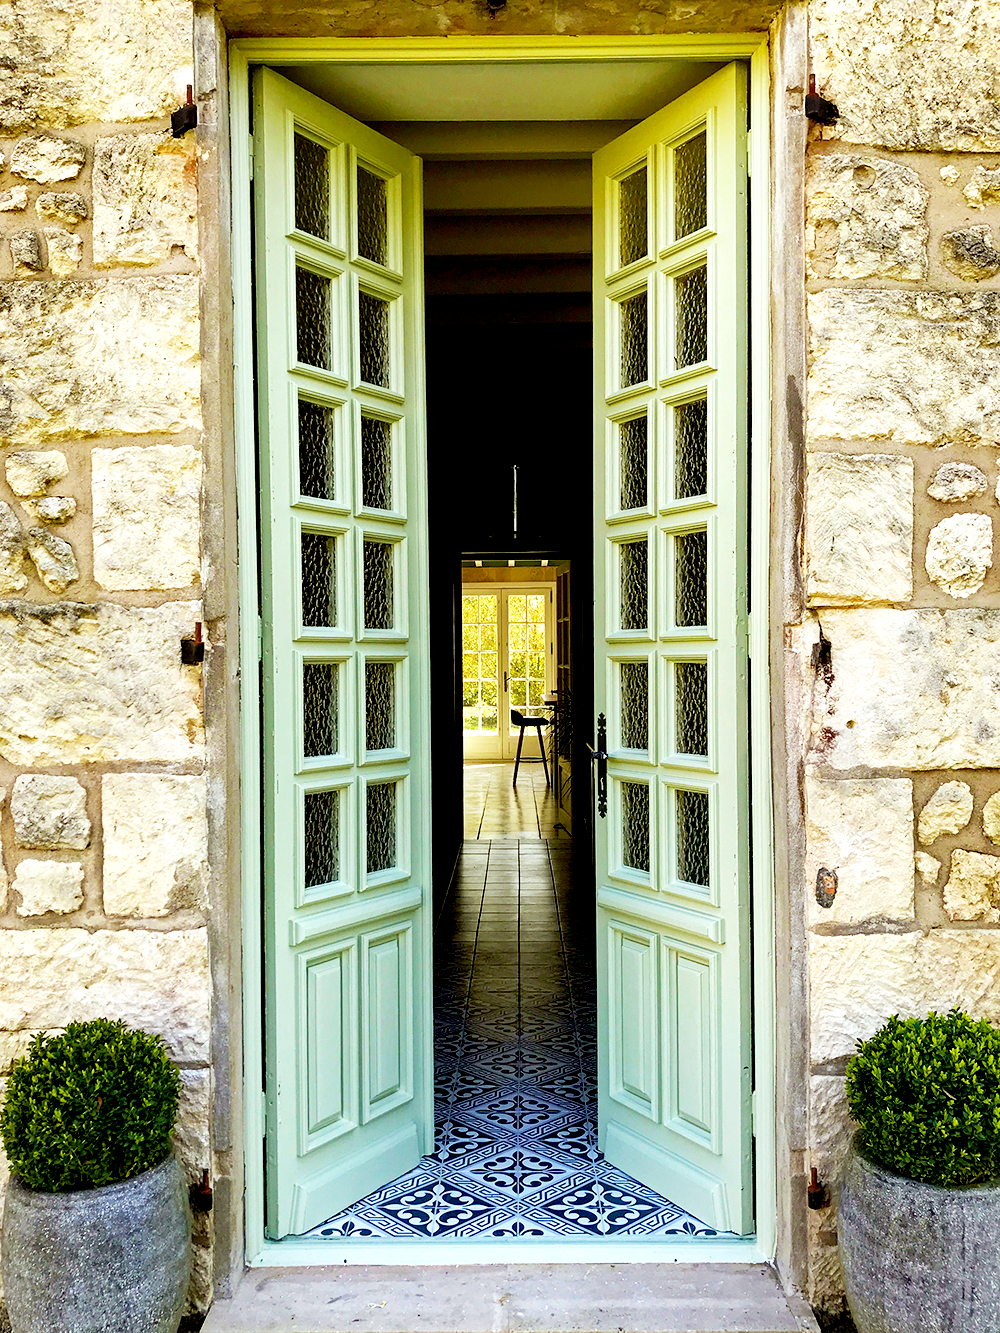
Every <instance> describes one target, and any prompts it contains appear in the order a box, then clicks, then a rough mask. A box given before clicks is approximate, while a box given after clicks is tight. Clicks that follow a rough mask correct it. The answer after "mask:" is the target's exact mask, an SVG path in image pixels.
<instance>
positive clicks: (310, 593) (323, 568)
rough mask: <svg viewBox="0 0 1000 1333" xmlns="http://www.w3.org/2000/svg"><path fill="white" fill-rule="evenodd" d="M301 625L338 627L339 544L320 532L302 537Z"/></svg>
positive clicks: (305, 534)
mask: <svg viewBox="0 0 1000 1333" xmlns="http://www.w3.org/2000/svg"><path fill="white" fill-rule="evenodd" d="M302 623H303V625H317V626H330V625H336V623H337V543H336V539H335V538H334V537H324V536H323V535H322V534H321V533H318V532H304V533H303V534H302Z"/></svg>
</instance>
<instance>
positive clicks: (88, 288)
mask: <svg viewBox="0 0 1000 1333" xmlns="http://www.w3.org/2000/svg"><path fill="white" fill-rule="evenodd" d="M200 387H201V385H200V367H199V364H198V278H197V276H196V275H193V274H168V275H164V276H161V277H129V278H103V279H101V280H100V281H97V282H45V283H35V282H24V283H19V284H16V285H13V286H12V287H11V288H9V289H8V291H7V292H6V293H5V294H4V300H3V302H2V303H0V444H35V443H44V442H47V441H55V440H57V439H59V438H67V437H69V438H72V437H78V438H79V437H85V436H93V435H139V434H144V433H147V432H150V431H155V432H158V433H162V432H170V433H175V432H177V431H182V430H188V429H191V428H197V427H199V426H200V424H201V412H200V399H199V394H200Z"/></svg>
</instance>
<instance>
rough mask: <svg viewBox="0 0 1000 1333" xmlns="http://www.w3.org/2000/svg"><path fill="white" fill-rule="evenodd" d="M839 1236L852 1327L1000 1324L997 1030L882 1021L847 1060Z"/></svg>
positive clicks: (942, 1021)
mask: <svg viewBox="0 0 1000 1333" xmlns="http://www.w3.org/2000/svg"><path fill="white" fill-rule="evenodd" d="M847 1101H848V1105H849V1107H850V1110H851V1115H852V1116H853V1117H854V1119H855V1120H856V1121H857V1123H858V1131H857V1133H856V1135H855V1137H854V1141H853V1144H852V1146H851V1148H850V1150H849V1151H848V1154H847V1157H846V1160H845V1163H844V1169H843V1175H842V1180H841V1186H840V1194H839V1204H838V1222H837V1230H838V1238H839V1243H840V1253H841V1258H842V1261H843V1267H844V1278H845V1282H846V1287H847V1300H848V1304H849V1305H850V1308H851V1314H852V1316H853V1318H854V1322H855V1324H856V1325H857V1327H858V1330H859V1333H946V1331H947V1333H997V1331H998V1330H1000V1032H998V1031H997V1029H996V1028H994V1027H993V1026H991V1024H990V1023H988V1022H986V1021H985V1020H982V1021H980V1022H974V1021H973V1020H972V1019H971V1018H970V1017H969V1016H968V1015H967V1014H964V1013H962V1012H961V1011H960V1010H958V1009H955V1010H953V1011H952V1012H951V1013H949V1014H947V1015H944V1014H931V1015H930V1016H929V1017H928V1018H925V1019H917V1018H908V1019H900V1018H898V1017H893V1018H890V1019H889V1021H888V1023H886V1024H885V1026H884V1027H883V1028H882V1029H881V1030H880V1031H879V1032H877V1033H876V1034H875V1036H874V1037H872V1038H871V1039H870V1040H868V1041H863V1042H859V1044H858V1051H857V1054H856V1055H855V1056H854V1057H853V1058H852V1059H851V1061H850V1064H849V1065H848V1068H847Z"/></svg>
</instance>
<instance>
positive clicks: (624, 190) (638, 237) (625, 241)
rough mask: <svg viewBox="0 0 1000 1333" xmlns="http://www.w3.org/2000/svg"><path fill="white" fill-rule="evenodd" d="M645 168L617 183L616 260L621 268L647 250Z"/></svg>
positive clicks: (641, 256)
mask: <svg viewBox="0 0 1000 1333" xmlns="http://www.w3.org/2000/svg"><path fill="white" fill-rule="evenodd" d="M648 232H649V229H648V227H647V224H646V168H645V167H640V168H639V170H638V171H633V172H632V175H631V176H626V177H625V179H624V180H623V181H621V183H620V184H619V186H618V263H619V265H620V267H622V268H624V267H625V265H626V264H633V263H635V261H636V260H637V259H642V258H643V257H644V255H645V254H646V251H647V248H648V247H647V239H646V238H647V236H648Z"/></svg>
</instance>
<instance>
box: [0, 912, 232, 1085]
mask: <svg viewBox="0 0 1000 1333" xmlns="http://www.w3.org/2000/svg"><path fill="white" fill-rule="evenodd" d="M54 978H58V985H55V984H53V979H54ZM91 1018H112V1019H114V1018H123V1019H125V1021H126V1022H128V1023H131V1024H132V1025H133V1026H135V1027H139V1028H142V1029H143V1030H144V1031H146V1032H156V1033H159V1034H160V1035H161V1036H163V1037H164V1038H165V1040H166V1042H167V1045H168V1047H169V1049H170V1054H171V1056H172V1058H173V1059H175V1060H181V1061H184V1062H185V1063H189V1064H204V1063H205V1062H206V1061H207V1060H208V1056H209V1036H210V1032H209V975H208V941H207V939H206V932H205V930H204V928H199V929H195V930H168V931H152V930H97V931H93V932H91V931H87V930H80V929H76V928H73V927H65V926H54V927H51V928H50V929H48V930H7V931H2V932H0V1031H3V1032H10V1033H21V1032H24V1031H26V1030H29V1029H30V1030H32V1031H38V1030H43V1031H51V1030H52V1029H53V1028H64V1027H65V1026H66V1024H67V1023H70V1022H73V1021H80V1022H83V1021H86V1020H87V1019H91Z"/></svg>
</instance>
